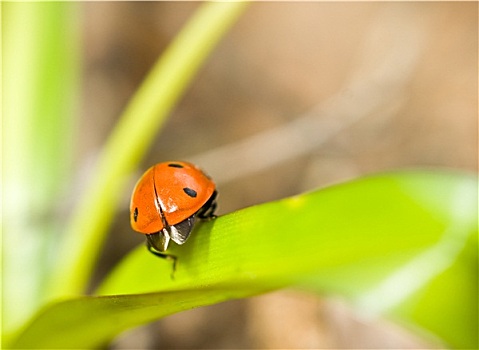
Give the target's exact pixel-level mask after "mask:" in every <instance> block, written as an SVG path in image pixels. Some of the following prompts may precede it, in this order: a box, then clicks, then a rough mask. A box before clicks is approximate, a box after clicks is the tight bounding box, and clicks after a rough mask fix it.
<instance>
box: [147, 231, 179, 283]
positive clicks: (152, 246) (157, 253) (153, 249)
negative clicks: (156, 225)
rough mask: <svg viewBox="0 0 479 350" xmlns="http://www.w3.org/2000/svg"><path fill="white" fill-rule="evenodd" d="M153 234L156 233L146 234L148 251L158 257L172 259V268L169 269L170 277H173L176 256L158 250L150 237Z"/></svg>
mask: <svg viewBox="0 0 479 350" xmlns="http://www.w3.org/2000/svg"><path fill="white" fill-rule="evenodd" d="M153 235H156V234H152V235H146V236H147V240H146V247H147V249H148V251H150V253H152V254H153V255H155V256H157V257H159V258H162V259H167V260H173V270H172V271H171V279H175V271H176V263H177V260H178V258H177V257H176V256H175V255H173V254H168V253H164V252H160V251H159V250H158V248H157V247H156V245H155V244H154V240H153V239H152V238H153Z"/></svg>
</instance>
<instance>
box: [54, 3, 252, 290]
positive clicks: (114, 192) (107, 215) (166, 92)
mask: <svg viewBox="0 0 479 350" xmlns="http://www.w3.org/2000/svg"><path fill="white" fill-rule="evenodd" d="M245 4H246V3H244V2H208V3H205V4H203V5H201V7H200V9H199V10H198V12H197V13H196V14H195V15H194V16H193V18H192V19H191V20H190V21H189V22H188V23H187V25H186V26H185V28H184V29H183V30H182V31H181V33H180V34H179V35H178V36H177V38H176V39H175V41H174V42H173V43H172V44H171V46H170V47H169V48H168V49H167V51H166V52H165V53H164V54H163V55H162V57H161V58H160V60H159V61H158V63H157V64H156V65H155V66H154V67H153V69H152V71H151V72H150V74H149V75H148V77H147V78H146V80H145V81H144V83H143V84H142V86H141V87H140V89H139V91H138V92H137V93H136V94H135V96H134V97H133V99H132V100H131V101H130V103H129V105H128V106H127V108H126V110H125V112H124V113H123V115H122V116H121V119H120V120H119V122H118V124H117V126H116V127H115V130H114V131H113V133H112V135H111V137H110V138H109V139H108V142H107V144H106V145H105V148H104V150H103V152H102V154H101V156H100V159H99V161H98V167H97V171H96V173H95V175H94V177H93V180H92V183H91V184H90V185H89V187H88V189H87V191H86V193H85V194H84V196H83V197H82V198H81V201H80V203H79V206H78V208H77V210H76V211H75V213H74V216H73V218H72V219H71V222H70V223H69V225H68V227H67V228H66V232H65V235H66V237H65V240H64V242H63V245H62V248H61V256H60V257H59V258H58V262H59V263H58V264H57V266H58V269H57V271H54V274H53V276H52V283H51V284H52V285H51V288H50V294H51V295H52V297H54V296H65V295H75V294H80V293H82V292H83V291H84V289H85V287H86V285H87V283H88V281H89V278H90V276H91V271H92V269H93V266H94V264H95V262H96V260H97V258H98V254H99V252H100V250H101V246H102V244H103V242H104V240H105V235H106V232H107V227H108V225H109V223H110V222H111V219H112V216H113V213H114V210H115V206H116V204H117V203H118V202H119V197H120V194H121V193H122V189H123V187H124V183H125V180H126V178H127V176H128V175H129V174H131V173H132V171H133V170H134V168H135V167H136V166H137V165H138V163H139V162H140V160H141V157H142V156H143V155H144V154H145V152H146V150H147V149H148V147H149V145H150V144H151V143H152V142H153V139H154V137H155V135H156V134H157V133H158V130H159V129H160V128H161V126H162V125H163V123H164V121H165V120H166V117H167V115H168V114H169V113H170V111H171V109H172V108H173V106H174V105H175V103H176V102H177V101H178V99H179V97H180V96H181V94H182V93H183V92H184V91H185V89H186V88H187V86H188V83H189V82H190V81H191V80H192V79H193V77H194V75H195V73H196V72H197V71H198V70H199V68H200V66H201V65H202V63H203V62H204V61H205V59H206V57H207V56H208V54H209V53H210V52H211V51H212V49H213V48H214V47H215V45H216V44H217V43H218V41H219V40H220V39H221V37H222V36H223V35H224V34H225V33H226V31H227V30H228V28H229V27H230V26H231V25H232V24H233V23H234V21H235V20H236V19H237V18H238V16H239V15H240V14H241V13H242V9H243V8H244V7H245Z"/></svg>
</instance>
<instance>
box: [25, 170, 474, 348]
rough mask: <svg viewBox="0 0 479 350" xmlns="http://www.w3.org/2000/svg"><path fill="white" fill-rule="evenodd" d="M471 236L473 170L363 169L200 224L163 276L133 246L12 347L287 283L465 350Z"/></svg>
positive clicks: (99, 334)
mask: <svg viewBox="0 0 479 350" xmlns="http://www.w3.org/2000/svg"><path fill="white" fill-rule="evenodd" d="M477 233H478V227H477V179H476V178H475V177H474V176H469V175H464V174H455V173H447V172H443V173H434V172H419V171H418V172H400V173H391V174H385V175H378V176H373V177H367V178H363V179H360V180H357V181H353V182H349V183H345V184H342V185H337V186H333V187H330V188H326V189H323V190H320V191H315V192H311V193H307V194H303V195H298V196H295V197H292V198H287V199H284V200H281V201H276V202H271V203H265V204H262V205H258V206H254V207H250V208H246V209H243V210H240V211H237V212H234V213H231V214H228V215H225V216H222V217H219V218H217V219H216V220H214V221H211V222H206V223H203V224H202V225H200V226H199V227H198V228H197V229H196V230H195V232H193V234H192V237H191V238H190V240H189V241H188V242H187V244H185V245H184V246H181V247H178V246H174V247H172V252H173V253H174V254H176V255H177V256H178V259H179V260H178V268H177V271H176V273H175V279H174V280H172V279H171V278H170V273H171V267H172V266H171V262H170V261H166V260H162V259H158V258H156V257H155V256H153V255H152V254H150V253H148V252H147V251H146V249H145V248H144V247H139V248H138V249H136V250H134V251H133V252H132V253H131V254H130V255H128V256H127V257H125V259H124V260H123V261H122V263H121V264H120V265H119V266H118V267H117V269H116V270H115V271H113V273H112V274H111V275H110V276H109V278H108V279H107V280H106V281H105V283H104V284H103V285H102V286H101V287H100V288H99V291H98V293H99V294H102V295H109V294H112V296H103V297H84V298H80V299H74V300H69V301H64V302H61V303H58V304H54V305H52V306H50V307H49V308H46V309H45V310H44V311H43V312H42V313H41V314H40V315H39V316H38V317H37V318H35V319H34V320H33V322H32V323H31V324H30V325H29V326H28V327H27V328H26V329H25V330H24V332H23V334H22V336H21V337H20V338H19V339H18V342H17V343H16V346H17V347H32V346H36V347H40V346H44V347H69V346H71V344H72V343H71V342H76V343H74V344H75V345H76V346H78V345H79V344H81V345H82V346H84V347H92V346H99V345H101V344H104V342H105V341H107V340H109V339H111V337H112V336H113V335H114V334H117V333H119V332H121V331H122V330H125V329H127V328H129V327H133V326H136V325H139V324H142V323H144V322H148V321H151V320H153V319H156V318H159V317H162V316H165V315H168V314H171V313H173V312H178V311H182V310H184V309H187V308H191V307H196V306H202V305H208V304H211V303H215V302H219V301H222V300H228V299H233V298H240V297H246V296H249V295H254V294H257V293H262V292H265V291H268V290H271V289H273V288H279V287H282V286H294V285H296V286H300V287H302V288H304V287H307V288H310V289H312V290H319V291H321V293H323V294H329V295H331V294H333V295H341V296H344V297H346V298H348V299H349V300H351V302H352V303H356V304H357V305H358V306H359V307H361V306H368V305H372V306H373V307H376V310H375V311H377V313H378V314H385V315H390V316H392V317H396V319H398V320H401V321H402V322H404V323H406V324H408V325H410V326H414V327H419V328H422V329H425V330H427V331H429V332H432V333H434V334H435V335H436V336H438V337H439V338H441V339H442V340H444V341H445V342H446V343H447V344H448V345H449V346H452V347H458V348H461V347H470V348H475V347H477V332H476V330H477V316H478V314H477V282H478V281H477V262H478V258H477ZM446 285H447V288H445V286H446ZM384 286H386V287H388V288H386V287H384ZM393 287H395V289H397V290H400V291H401V293H399V294H395V295H393V296H391V295H389V293H390V291H391V290H394V288H393ZM391 288H393V289H391ZM381 292H382V293H381ZM143 293H147V294H143ZM113 294H116V295H113ZM121 294H124V295H121ZM372 297H375V298H377V300H378V303H375V302H374V300H373V299H372ZM368 298H369V299H368ZM372 300H373V301H372ZM368 303H369V304H368ZM376 304H379V305H376ZM441 314H443V315H445V316H446V317H440V315H441ZM445 318H447V319H445ZM457 330H461V331H460V333H459V335H456V334H455V332H456V331H457ZM82 339H83V341H82ZM79 342H80V343H79Z"/></svg>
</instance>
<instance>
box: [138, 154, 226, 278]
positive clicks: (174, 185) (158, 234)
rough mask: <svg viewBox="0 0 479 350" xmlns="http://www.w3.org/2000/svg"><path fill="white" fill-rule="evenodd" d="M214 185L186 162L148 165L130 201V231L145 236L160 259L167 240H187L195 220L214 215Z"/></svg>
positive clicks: (166, 255)
mask: <svg viewBox="0 0 479 350" xmlns="http://www.w3.org/2000/svg"><path fill="white" fill-rule="evenodd" d="M216 196H217V192H216V185H215V183H214V182H213V180H211V178H210V177H209V176H208V175H206V174H205V173H204V172H203V171H201V170H200V169H199V168H198V167H196V166H195V165H193V164H191V163H187V162H177V161H174V162H164V163H159V164H156V165H154V166H152V167H151V168H149V169H148V170H147V171H146V172H145V173H144V174H143V176H142V177H141V178H140V180H138V182H137V184H136V186H135V188H134V190H133V194H132V196H131V202H130V222H131V227H132V228H133V230H135V231H137V232H140V233H143V234H145V235H146V244H147V247H148V250H149V251H150V252H152V253H153V254H155V255H157V256H159V257H162V258H171V259H173V260H174V265H173V269H174V268H175V264H176V257H175V256H173V255H171V254H166V253H164V251H166V250H167V249H168V244H169V243H170V239H171V240H172V241H173V242H175V243H176V244H179V245H182V244H183V243H185V242H186V240H187V239H188V237H189V236H190V233H191V231H192V229H193V225H194V224H195V221H196V219H197V218H198V219H212V218H215V215H214V211H215V209H216Z"/></svg>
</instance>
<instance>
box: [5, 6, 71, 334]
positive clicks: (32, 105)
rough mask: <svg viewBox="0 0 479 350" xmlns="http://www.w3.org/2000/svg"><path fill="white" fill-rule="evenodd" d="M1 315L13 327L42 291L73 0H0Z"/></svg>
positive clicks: (67, 132) (59, 161)
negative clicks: (52, 0)
mask: <svg viewBox="0 0 479 350" xmlns="http://www.w3.org/2000/svg"><path fill="white" fill-rule="evenodd" d="M1 6H2V40H3V42H2V44H3V56H2V59H3V60H2V72H3V75H2V90H3V91H2V98H3V100H2V102H3V105H2V144H3V148H2V165H3V169H2V174H3V178H2V180H3V181H2V191H3V193H2V214H3V215H2V230H3V249H2V256H3V259H2V263H3V264H2V268H3V270H2V278H3V296H2V304H3V305H2V316H3V322H4V323H3V327H4V330H10V329H13V328H15V327H17V326H18V325H19V324H21V322H22V321H24V320H25V319H26V318H28V317H30V316H31V314H32V313H33V312H34V311H35V310H36V308H37V307H39V305H40V304H41V303H42V300H43V299H44V298H45V295H44V289H45V284H46V280H47V277H48V269H49V268H50V266H49V265H48V263H49V262H50V259H49V253H50V251H51V242H50V241H52V242H53V241H54V238H55V237H56V234H57V233H58V231H59V229H60V227H59V226H60V221H61V220H57V221H56V222H55V220H53V218H55V215H57V214H56V211H57V210H58V209H59V208H58V203H59V198H61V194H62V191H63V190H64V189H65V186H66V182H67V181H66V180H67V179H68V174H69V173H70V170H71V164H72V162H71V160H72V153H73V152H72V150H73V141H74V138H73V129H74V120H75V117H76V116H77V115H76V112H77V107H78V100H77V97H78V91H79V72H80V62H79V59H78V57H79V55H78V53H79V40H78V39H79V36H80V26H79V24H80V23H79V12H78V11H77V10H78V5H77V4H74V3H33V2H3V3H2V5H1Z"/></svg>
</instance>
